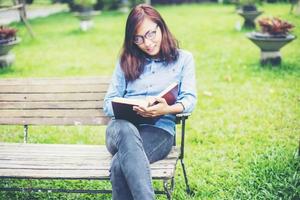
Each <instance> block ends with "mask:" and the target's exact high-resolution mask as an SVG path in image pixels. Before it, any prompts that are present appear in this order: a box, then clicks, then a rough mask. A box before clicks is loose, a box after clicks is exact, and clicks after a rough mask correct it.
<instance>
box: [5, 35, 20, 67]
mask: <svg viewBox="0 0 300 200" xmlns="http://www.w3.org/2000/svg"><path fill="white" fill-rule="evenodd" d="M20 41H21V39H20V38H17V39H16V40H12V41H8V42H7V43H5V42H4V41H1V40H0V68H2V67H8V66H10V65H12V63H13V62H14V61H15V55H14V54H13V53H11V52H10V50H11V49H12V48H13V47H14V46H15V45H17V44H18V43H19V42H20Z"/></svg>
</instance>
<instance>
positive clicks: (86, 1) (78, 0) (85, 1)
mask: <svg viewBox="0 0 300 200" xmlns="http://www.w3.org/2000/svg"><path fill="white" fill-rule="evenodd" d="M96 3H97V0H74V4H75V5H79V6H82V7H93V5H95V4H96Z"/></svg>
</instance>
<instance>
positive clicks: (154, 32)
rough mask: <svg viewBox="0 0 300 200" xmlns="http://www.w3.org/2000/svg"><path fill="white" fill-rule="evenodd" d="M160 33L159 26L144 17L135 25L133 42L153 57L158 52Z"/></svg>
mask: <svg viewBox="0 0 300 200" xmlns="http://www.w3.org/2000/svg"><path fill="white" fill-rule="evenodd" d="M161 39H162V34H161V30H160V28H159V26H158V25H157V24H156V23H154V22H153V21H151V20H150V19H147V18H145V19H144V21H143V22H142V24H141V25H140V26H139V27H137V31H136V34H135V36H134V39H133V42H134V43H135V44H136V45H137V46H138V47H139V48H140V49H141V50H142V51H143V52H145V53H146V54H148V55H150V56H152V57H155V56H157V55H158V54H159V51H160V46H161Z"/></svg>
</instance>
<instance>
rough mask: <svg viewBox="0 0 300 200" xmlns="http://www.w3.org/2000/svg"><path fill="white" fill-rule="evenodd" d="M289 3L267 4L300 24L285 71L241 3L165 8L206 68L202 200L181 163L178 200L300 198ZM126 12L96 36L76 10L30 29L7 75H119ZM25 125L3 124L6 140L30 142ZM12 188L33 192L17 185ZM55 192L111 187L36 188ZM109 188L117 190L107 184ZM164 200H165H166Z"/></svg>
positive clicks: (299, 61) (297, 87)
mask: <svg viewBox="0 0 300 200" xmlns="http://www.w3.org/2000/svg"><path fill="white" fill-rule="evenodd" d="M289 8H290V7H289V5H287V4H276V5H269V4H264V5H263V6H262V7H261V9H263V10H264V16H269V15H273V16H280V17H282V18H284V19H286V20H289V21H291V22H293V23H294V24H295V25H296V28H295V30H294V34H295V35H297V37H298V39H297V40H295V41H293V42H292V43H290V44H288V45H287V46H286V47H284V48H283V49H282V50H281V53H282V57H283V62H282V65H281V66H280V67H277V68H273V67H270V66H266V67H261V66H260V65H259V56H260V55H259V53H260V52H259V50H258V48H257V47H256V46H255V45H254V44H252V43H251V42H250V41H249V40H248V39H247V38H246V37H245V33H246V32H247V31H246V30H243V31H240V32H239V31H236V30H235V28H234V27H235V24H236V22H237V21H240V22H242V19H241V17H240V16H238V15H237V14H236V13H235V12H234V7H233V6H221V5H216V4H204V5H203V4H201V5H200V4H192V5H180V6H160V7H158V9H159V11H160V12H161V14H162V16H163V17H164V18H165V20H166V22H167V23H168V25H169V28H170V29H171V31H172V32H173V33H174V35H175V36H176V37H177V38H178V39H179V41H180V44H181V47H182V48H184V49H188V50H189V51H191V52H192V53H193V55H194V57H195V61H196V73H197V87H198V98H199V100H198V105H197V108H196V110H195V112H194V113H193V115H192V117H191V118H190V119H189V120H188V126H187V130H188V132H187V141H186V142H187V146H186V158H185V164H186V166H187V172H188V175H189V181H190V184H191V186H192V188H193V189H194V192H195V196H194V197H189V196H188V195H186V193H185V192H184V187H185V186H184V179H183V175H182V171H181V167H180V166H179V165H178V169H177V176H176V187H175V191H174V199H176V200H179V199H180V200H181V199H195V200H196V199H293V200H296V199H299V197H300V175H299V171H300V161H299V156H297V155H296V154H297V148H298V142H299V138H300V121H299V119H300V106H299V104H300V42H299V37H300V28H299V27H300V20H299V19H300V17H299V16H298V17H297V16H294V15H289ZM125 20H126V15H124V14H121V13H118V12H103V13H102V14H101V15H100V16H98V17H96V19H95V27H94V29H93V30H91V31H90V32H86V33H84V32H81V31H79V29H78V27H79V22H78V21H77V19H76V18H75V17H73V16H72V15H71V14H70V13H62V14H57V15H54V16H51V17H47V18H41V19H35V20H32V21H31V24H32V26H33V30H34V32H35V33H36V35H37V37H36V39H35V40H32V39H31V38H30V36H29V35H28V33H27V32H26V30H25V29H24V27H23V25H20V24H14V26H16V27H18V28H19V35H20V37H22V43H20V45H18V46H17V47H16V48H15V49H14V53H15V54H16V62H15V64H14V65H13V66H12V67H11V68H8V69H3V70H0V78H7V77H49V76H94V75H110V74H111V73H112V71H113V68H114V65H115V61H116V59H117V57H118V53H119V50H120V47H121V44H122V40H123V34H124V26H125ZM104 128H105V127H30V128H29V142H31V143H75V144H76V143H79V144H81V143H85V144H104V134H103V133H104ZM22 134H23V133H22V127H16V126H1V127H0V141H4V142H22V136H23V135H22ZM5 184H9V185H12V184H19V185H22V184H23V185H25V186H26V185H28V184H29V183H28V182H15V181H10V182H6V183H4V182H3V181H2V183H1V185H5ZM32 184H37V185H40V186H48V187H49V186H53V185H54V187H66V188H70V187H72V186H77V187H89V188H90V187H91V188H98V187H100V186H101V183H86V182H61V181H56V182H54V183H52V182H47V181H43V182H41V181H33V182H32ZM106 187H109V184H106ZM2 198H3V199H97V198H98V199H99V198H100V199H110V196H105V195H103V196H97V195H96V196H95V195H77V194H76V195H74V194H52V193H49V194H47V193H46V194H40V193H37V194H30V193H16V194H13V193H0V199H2ZM161 199H163V198H161Z"/></svg>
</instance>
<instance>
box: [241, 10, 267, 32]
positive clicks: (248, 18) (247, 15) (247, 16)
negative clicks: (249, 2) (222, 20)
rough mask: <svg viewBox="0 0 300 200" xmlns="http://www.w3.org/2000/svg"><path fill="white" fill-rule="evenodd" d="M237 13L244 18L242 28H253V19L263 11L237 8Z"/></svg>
mask: <svg viewBox="0 0 300 200" xmlns="http://www.w3.org/2000/svg"><path fill="white" fill-rule="evenodd" d="M237 13H238V14H239V15H241V16H242V17H243V18H244V25H243V27H244V28H249V29H254V28H255V19H256V17H258V16H259V15H261V14H262V13H263V11H243V10H242V9H239V10H238V11H237Z"/></svg>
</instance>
